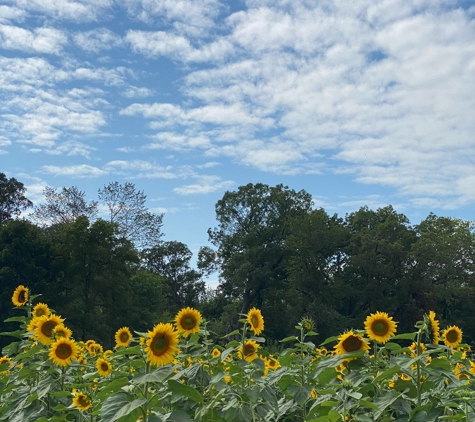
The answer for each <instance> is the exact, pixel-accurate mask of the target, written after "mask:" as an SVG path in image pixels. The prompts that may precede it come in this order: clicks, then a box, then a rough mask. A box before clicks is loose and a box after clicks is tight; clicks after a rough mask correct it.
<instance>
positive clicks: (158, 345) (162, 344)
mask: <svg viewBox="0 0 475 422" xmlns="http://www.w3.org/2000/svg"><path fill="white" fill-rule="evenodd" d="M151 349H152V352H153V354H154V355H155V356H161V355H163V354H164V353H165V352H166V351H167V350H168V341H167V338H166V337H165V336H160V337H155V338H154V339H153V341H152V343H151Z"/></svg>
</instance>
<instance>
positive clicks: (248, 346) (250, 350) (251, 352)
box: [238, 340, 259, 362]
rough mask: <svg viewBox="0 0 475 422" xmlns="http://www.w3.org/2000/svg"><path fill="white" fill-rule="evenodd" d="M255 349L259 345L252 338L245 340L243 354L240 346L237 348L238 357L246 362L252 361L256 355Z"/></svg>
mask: <svg viewBox="0 0 475 422" xmlns="http://www.w3.org/2000/svg"><path fill="white" fill-rule="evenodd" d="M257 349H259V345H258V344H257V343H256V342H255V341H254V340H247V341H246V342H245V343H244V356H243V353H242V346H241V347H240V348H239V349H238V356H239V359H245V360H246V361H247V362H252V361H253V360H254V359H256V358H257V357H258V356H257Z"/></svg>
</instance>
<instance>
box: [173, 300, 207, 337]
mask: <svg viewBox="0 0 475 422" xmlns="http://www.w3.org/2000/svg"><path fill="white" fill-rule="evenodd" d="M200 322H201V314H200V312H199V311H197V310H196V309H193V308H190V307H188V308H183V309H182V310H181V311H180V312H178V314H177V315H176V317H175V327H176V328H177V330H178V332H179V333H181V334H183V337H188V336H189V335H190V334H192V333H197V332H199V331H200V327H199V324H200Z"/></svg>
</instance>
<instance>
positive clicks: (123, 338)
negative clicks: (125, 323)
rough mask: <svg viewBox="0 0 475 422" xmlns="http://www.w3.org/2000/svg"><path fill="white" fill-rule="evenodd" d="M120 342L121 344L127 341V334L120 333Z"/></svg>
mask: <svg viewBox="0 0 475 422" xmlns="http://www.w3.org/2000/svg"><path fill="white" fill-rule="evenodd" d="M119 338H120V341H121V342H123V343H127V342H128V341H129V334H128V333H126V332H123V333H120V336H119Z"/></svg>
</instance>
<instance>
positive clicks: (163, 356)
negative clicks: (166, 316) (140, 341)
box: [145, 323, 178, 366]
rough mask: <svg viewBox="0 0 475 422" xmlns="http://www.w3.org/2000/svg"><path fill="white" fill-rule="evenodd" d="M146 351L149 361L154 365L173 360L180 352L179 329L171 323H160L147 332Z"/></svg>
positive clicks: (164, 363)
mask: <svg viewBox="0 0 475 422" xmlns="http://www.w3.org/2000/svg"><path fill="white" fill-rule="evenodd" d="M147 335H148V339H147V341H146V347H145V353H147V361H149V362H150V363H151V364H152V365H155V366H161V365H166V364H168V363H170V362H173V359H174V358H175V354H176V353H177V352H178V348H177V346H178V331H175V330H174V329H173V325H172V324H170V323H166V324H163V323H159V324H157V325H156V326H155V328H154V329H153V330H152V331H148V333H147Z"/></svg>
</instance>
